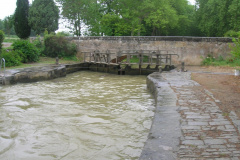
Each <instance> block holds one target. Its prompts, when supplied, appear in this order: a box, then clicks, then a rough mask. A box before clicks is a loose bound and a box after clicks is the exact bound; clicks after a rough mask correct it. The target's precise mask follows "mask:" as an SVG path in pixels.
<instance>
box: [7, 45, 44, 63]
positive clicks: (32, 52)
mask: <svg viewBox="0 0 240 160" xmlns="http://www.w3.org/2000/svg"><path fill="white" fill-rule="evenodd" d="M12 46H13V50H15V51H19V52H21V53H22V54H21V55H20V56H21V58H22V62H23V63H27V62H37V61H38V60H39V51H38V49H37V48H36V47H35V46H34V44H32V43H30V42H29V41H28V40H18V41H16V42H14V43H13V44H12Z"/></svg>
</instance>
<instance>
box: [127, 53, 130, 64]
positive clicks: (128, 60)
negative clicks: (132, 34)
mask: <svg viewBox="0 0 240 160" xmlns="http://www.w3.org/2000/svg"><path fill="white" fill-rule="evenodd" d="M130 56H131V55H130V54H129V53H128V55H127V64H129V63H130Z"/></svg>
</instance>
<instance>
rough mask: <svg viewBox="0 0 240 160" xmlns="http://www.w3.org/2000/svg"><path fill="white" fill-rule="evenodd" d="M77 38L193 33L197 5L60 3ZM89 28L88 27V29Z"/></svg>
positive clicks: (104, 0)
mask: <svg viewBox="0 0 240 160" xmlns="http://www.w3.org/2000/svg"><path fill="white" fill-rule="evenodd" d="M57 2H59V3H60V4H61V5H62V13H61V14H62V15H63V17H64V18H66V19H68V20H69V23H70V25H71V26H70V28H71V30H72V32H73V33H74V35H77V36H80V35H82V34H84V32H82V31H83V27H82V25H83V24H86V25H87V27H88V29H87V32H86V34H87V35H93V36H104V35H106V36H136V35H137V36H151V35H153V36H164V35H175V36H176V35H184V34H188V35H189V34H190V33H191V31H193V30H194V29H191V28H194V26H193V25H194V18H195V17H194V16H193V15H194V14H193V13H194V6H192V5H189V4H188V1H187V0H141V1H129V0H121V1H116V0H57ZM84 28H86V27H84Z"/></svg>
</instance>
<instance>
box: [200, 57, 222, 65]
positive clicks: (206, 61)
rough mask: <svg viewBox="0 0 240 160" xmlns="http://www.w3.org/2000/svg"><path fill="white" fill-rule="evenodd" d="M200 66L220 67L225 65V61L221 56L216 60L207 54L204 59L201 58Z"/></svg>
mask: <svg viewBox="0 0 240 160" xmlns="http://www.w3.org/2000/svg"><path fill="white" fill-rule="evenodd" d="M202 59H203V61H202V65H205V66H209V65H215V66H218V65H221V64H226V61H225V60H224V58H223V57H222V56H219V57H218V58H215V57H213V56H212V55H211V54H209V55H208V56H207V57H206V58H202Z"/></svg>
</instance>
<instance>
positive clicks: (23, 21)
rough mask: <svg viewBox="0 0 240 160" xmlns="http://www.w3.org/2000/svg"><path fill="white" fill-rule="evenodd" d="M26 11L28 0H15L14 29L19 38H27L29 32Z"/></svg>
mask: <svg viewBox="0 0 240 160" xmlns="http://www.w3.org/2000/svg"><path fill="white" fill-rule="evenodd" d="M28 11H29V2H28V0H17V8H16V10H15V13H14V29H15V32H16V34H17V36H18V37H19V38H21V39H27V38H28V37H29V36H30V33H31V27H30V26H29V25H28Z"/></svg>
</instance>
